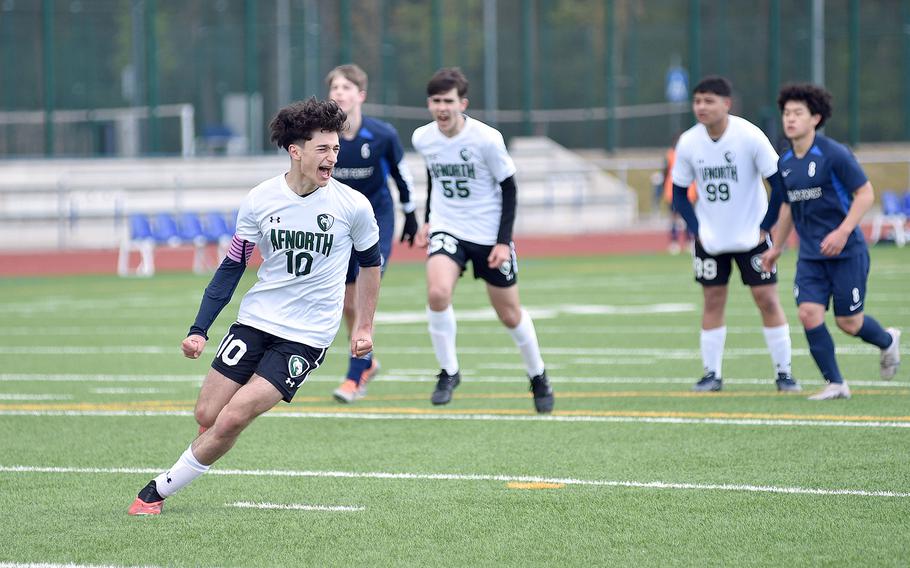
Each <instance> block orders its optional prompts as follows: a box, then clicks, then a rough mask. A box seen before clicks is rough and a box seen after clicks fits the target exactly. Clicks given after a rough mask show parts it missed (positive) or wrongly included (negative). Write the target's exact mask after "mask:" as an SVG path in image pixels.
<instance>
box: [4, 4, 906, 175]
mask: <svg viewBox="0 0 910 568" xmlns="http://www.w3.org/2000/svg"><path fill="white" fill-rule="evenodd" d="M818 16H822V17H821V18H819V17H818ZM815 38H819V40H820V42H815V41H814V39H815ZM816 46H817V47H816ZM348 61H353V62H356V63H358V64H360V65H361V66H362V67H363V68H364V69H365V70H366V71H367V72H368V73H369V76H370V89H369V96H368V102H370V103H373V104H374V105H379V106H374V107H371V110H372V111H374V113H375V114H378V115H380V116H383V117H385V118H386V119H388V120H389V121H390V122H392V123H393V124H394V125H395V126H396V127H398V128H399V130H400V131H401V132H402V135H403V136H402V137H403V138H404V139H405V141H406V142H407V138H408V134H409V133H410V132H411V130H413V128H414V127H416V126H418V125H419V124H421V123H423V122H425V121H427V120H428V117H427V116H426V115H423V114H422V113H421V112H420V110H419V109H420V107H422V106H423V105H424V101H425V91H424V86H425V84H426V81H427V79H428V78H429V76H430V75H431V74H432V72H433V71H434V70H435V69H436V68H438V67H440V66H443V65H445V66H449V65H458V66H460V67H462V69H464V71H465V72H466V74H467V76H468V78H469V79H470V80H471V90H470V93H469V98H470V99H471V107H470V110H473V111H474V112H477V113H478V116H481V117H483V118H485V119H487V120H489V121H491V122H494V123H496V124H497V125H498V126H499V127H500V128H501V129H502V130H503V132H504V134H505V135H506V136H507V137H511V136H515V135H523V134H545V135H548V136H551V137H553V138H554V139H556V140H557V141H558V142H560V143H562V144H565V145H567V146H570V147H585V148H591V147H601V148H606V149H608V150H612V149H615V148H623V147H639V146H664V145H666V144H668V143H669V141H670V140H671V139H672V137H673V135H674V132H675V131H676V130H679V129H680V128H684V127H686V126H687V125H689V124H691V120H692V118H691V114H689V113H688V111H687V110H686V107H685V104H683V105H682V106H681V107H679V106H676V107H674V106H672V105H667V104H666V103H667V100H666V95H665V92H666V76H667V72H668V70H669V69H670V67H671V66H676V65H678V66H680V67H681V68H682V69H684V70H686V71H687V72H688V73H689V74H691V75H692V76H695V77H697V76H701V75H704V74H709V73H719V74H723V75H726V76H728V77H729V78H730V79H731V80H732V81H733V83H734V87H735V89H736V93H737V94H736V112H737V113H738V114H741V115H743V116H745V117H747V118H749V119H751V120H753V121H755V122H757V123H759V124H760V125H762V127H763V128H765V130H766V131H767V132H768V133H769V135H770V136H772V137H773V138H776V137H778V136H779V134H778V132H777V131H778V130H779V129H778V128H777V124H778V119H777V112H776V108H775V106H774V98H775V93H776V91H777V89H778V87H779V86H780V85H781V84H782V83H785V82H788V81H807V80H811V79H813V78H818V77H823V79H824V82H825V84H826V85H827V86H828V88H829V89H830V90H831V91H832V92H833V93H834V96H835V117H834V119H833V121H832V122H831V123H830V126H829V127H828V133H829V134H831V135H832V136H834V137H836V138H841V139H844V140H848V141H850V142H852V143H854V144H857V143H861V142H894V141H903V140H908V139H910V71H908V69H910V1H907V0H864V1H863V2H861V3H860V2H859V0H812V1H809V0H806V1H799V2H784V1H782V0H685V1H684V0H637V1H636V0H458V1H454V0H453V1H444V0H429V1H426V0H425V1H417V0H337V1H333V2H328V1H320V0H259V1H256V0H0V155H2V156H6V157H18V156H40V155H57V156H62V155H73V156H94V155H154V154H176V153H181V152H183V153H188V152H189V153H192V152H193V151H198V152H200V153H201V152H224V151H230V152H248V153H259V152H262V151H268V148H267V141H266V133H265V129H264V123H265V122H266V121H267V120H268V118H269V117H270V116H271V115H272V114H273V113H274V112H275V110H277V108H279V107H280V106H281V105H283V104H286V103H287V102H289V101H291V100H294V99H299V98H303V97H306V96H309V95H317V96H324V94H325V87H324V85H323V83H322V79H323V77H324V75H325V73H326V72H327V71H328V70H329V69H331V68H332V67H333V66H335V65H337V64H339V63H342V62H348ZM818 61H823V63H824V64H823V65H819V64H817V63H813V62H818ZM492 69H495V74H493V73H490V70H492ZM168 105H169V106H168ZM175 105H192V110H193V112H192V118H191V120H190V126H192V133H193V138H195V142H196V145H195V148H194V149H188V148H186V143H185V141H186V132H187V131H186V127H187V120H188V119H187V114H186V113H185V112H182V113H176V112H172V113H168V112H164V111H162V110H161V109H162V108H165V109H166V108H178V107H176V106H175ZM179 108H186V107H182V106H181V107H179ZM125 109H131V110H125ZM137 109H138V110H137ZM71 110H80V111H90V112H83V113H81V114H79V113H76V114H73V113H70V114H66V113H65V112H62V111H71ZM96 110H97V112H91V111H96ZM560 110H562V111H565V112H558V111H560ZM494 111H495V112H494ZM250 124H251V125H252V128H249V127H248V125H250ZM231 142H234V144H233V145H231Z"/></svg>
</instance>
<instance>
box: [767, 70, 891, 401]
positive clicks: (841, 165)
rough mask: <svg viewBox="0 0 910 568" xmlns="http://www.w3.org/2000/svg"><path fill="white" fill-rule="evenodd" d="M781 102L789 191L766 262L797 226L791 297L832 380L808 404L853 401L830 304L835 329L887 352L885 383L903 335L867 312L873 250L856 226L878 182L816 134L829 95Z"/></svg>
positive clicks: (805, 92)
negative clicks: (829, 323)
mask: <svg viewBox="0 0 910 568" xmlns="http://www.w3.org/2000/svg"><path fill="white" fill-rule="evenodd" d="M777 104H778V107H780V110H781V113H782V115H783V123H784V132H785V133H786V135H787V138H789V139H790V144H791V145H792V148H791V149H790V150H789V151H787V152H786V153H785V154H784V155H783V156H781V158H780V162H779V167H780V170H781V174H782V175H783V177H784V189H785V192H784V193H783V195H782V199H781V201H782V202H783V203H782V205H781V214H780V222H779V223H778V224H777V227H776V228H775V233H776V234H775V237H776V240H775V245H774V246H773V247H772V248H771V249H770V250H769V251H767V252H765V254H764V255H763V258H762V260H763V261H764V263H765V265H766V266H770V265H771V264H773V263H774V262H776V261H777V259H778V257H779V256H780V254H781V245H782V244H783V243H784V242H785V241H786V239H787V235H789V233H790V231H791V229H792V228H793V226H794V225H795V226H796V232H797V233H799V259H798V260H797V263H796V281H795V283H794V286H793V291H794V295H795V296H796V304H797V305H798V306H799V319H800V321H801V322H802V324H803V328H804V329H805V331H806V339H807V340H808V342H809V351H810V352H811V353H812V357H813V358H814V359H815V363H816V364H817V365H818V368H819V369H820V370H821V372H822V375H823V376H824V377H825V380H826V381H828V385H827V386H826V387H825V389H824V390H822V391H821V392H819V393H817V394H815V395H813V396H811V397H809V398H810V399H812V400H829V399H835V398H850V388H849V387H848V386H847V383H846V382H844V378H843V376H842V375H841V373H840V369H839V368H838V366H837V360H836V359H835V358H834V341H833V339H832V338H831V334H830V333H828V328H827V327H826V326H825V311H826V310H827V309H828V304H829V302H832V300H833V304H834V320H835V321H836V322H837V327H839V328H841V329H842V330H843V331H844V332H846V333H848V334H850V335H853V336H856V337H859V338H860V339H862V340H863V341H865V342H866V343H871V344H872V345H875V346H876V347H878V348H879V349H881V358H880V367H881V371H880V372H881V376H882V378H883V379H891V378H892V377H894V374H895V373H896V372H897V368H898V365H899V364H900V330H898V329H894V328H888V329H887V330H886V329H883V328H882V326H881V325H879V323H878V322H877V321H876V320H875V319H874V318H873V317H872V316H870V315H868V314H865V313H864V309H863V302H864V301H865V296H866V278H867V277H868V276H869V251H868V249H867V248H866V241H865V240H864V239H863V234H862V232H860V230H859V227H858V224H859V221H860V219H862V217H863V215H864V214H865V213H866V212H867V211H868V210H869V208H870V207H871V206H872V202H873V200H874V193H873V189H872V184H871V183H869V180H868V179H866V174H865V173H863V170H862V168H860V166H859V164H858V163H856V158H854V157H853V154H851V153H850V151H849V150H847V148H845V147H844V146H842V145H840V144H838V143H837V142H835V141H834V140H831V139H830V138H827V137H825V136H822V135H821V134H818V133H816V130H817V129H819V128H821V127H822V126H823V125H824V124H825V121H826V120H827V119H828V118H830V117H831V94H830V93H828V91H826V90H825V89H823V88H821V87H818V86H816V85H810V84H802V85H787V86H786V87H784V88H783V89H782V90H781V92H780V96H779V97H778V99H777ZM775 203H776V201H775Z"/></svg>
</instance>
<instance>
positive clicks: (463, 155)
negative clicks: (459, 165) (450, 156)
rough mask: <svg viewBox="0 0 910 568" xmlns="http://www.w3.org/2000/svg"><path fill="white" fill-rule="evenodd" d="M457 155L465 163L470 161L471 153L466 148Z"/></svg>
mask: <svg viewBox="0 0 910 568" xmlns="http://www.w3.org/2000/svg"><path fill="white" fill-rule="evenodd" d="M458 154H459V155H460V156H461V159H462V160H464V161H465V162H467V161H470V159H471V151H470V150H468V149H467V148H462V149H461V152H459V153H458Z"/></svg>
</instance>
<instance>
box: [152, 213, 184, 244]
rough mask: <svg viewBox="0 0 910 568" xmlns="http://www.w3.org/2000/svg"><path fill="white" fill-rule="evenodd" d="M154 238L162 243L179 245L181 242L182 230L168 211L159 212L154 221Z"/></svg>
mask: <svg viewBox="0 0 910 568" xmlns="http://www.w3.org/2000/svg"><path fill="white" fill-rule="evenodd" d="M152 238H154V239H155V242H156V243H158V244H162V245H170V246H173V247H175V246H177V245H179V244H180V232H179V231H178V230H177V222H176V221H174V218H173V217H171V216H170V215H168V214H167V213H158V214H157V215H155V218H154V220H153V222H152Z"/></svg>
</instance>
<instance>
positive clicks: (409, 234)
mask: <svg viewBox="0 0 910 568" xmlns="http://www.w3.org/2000/svg"><path fill="white" fill-rule="evenodd" d="M417 230H418V227H417V215H415V214H414V212H413V211H411V212H410V213H405V214H404V228H403V229H402V230H401V239H400V240H399V241H398V242H401V243H403V242H404V241H405V240H407V241H408V246H414V237H415V236H416V235H417Z"/></svg>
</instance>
